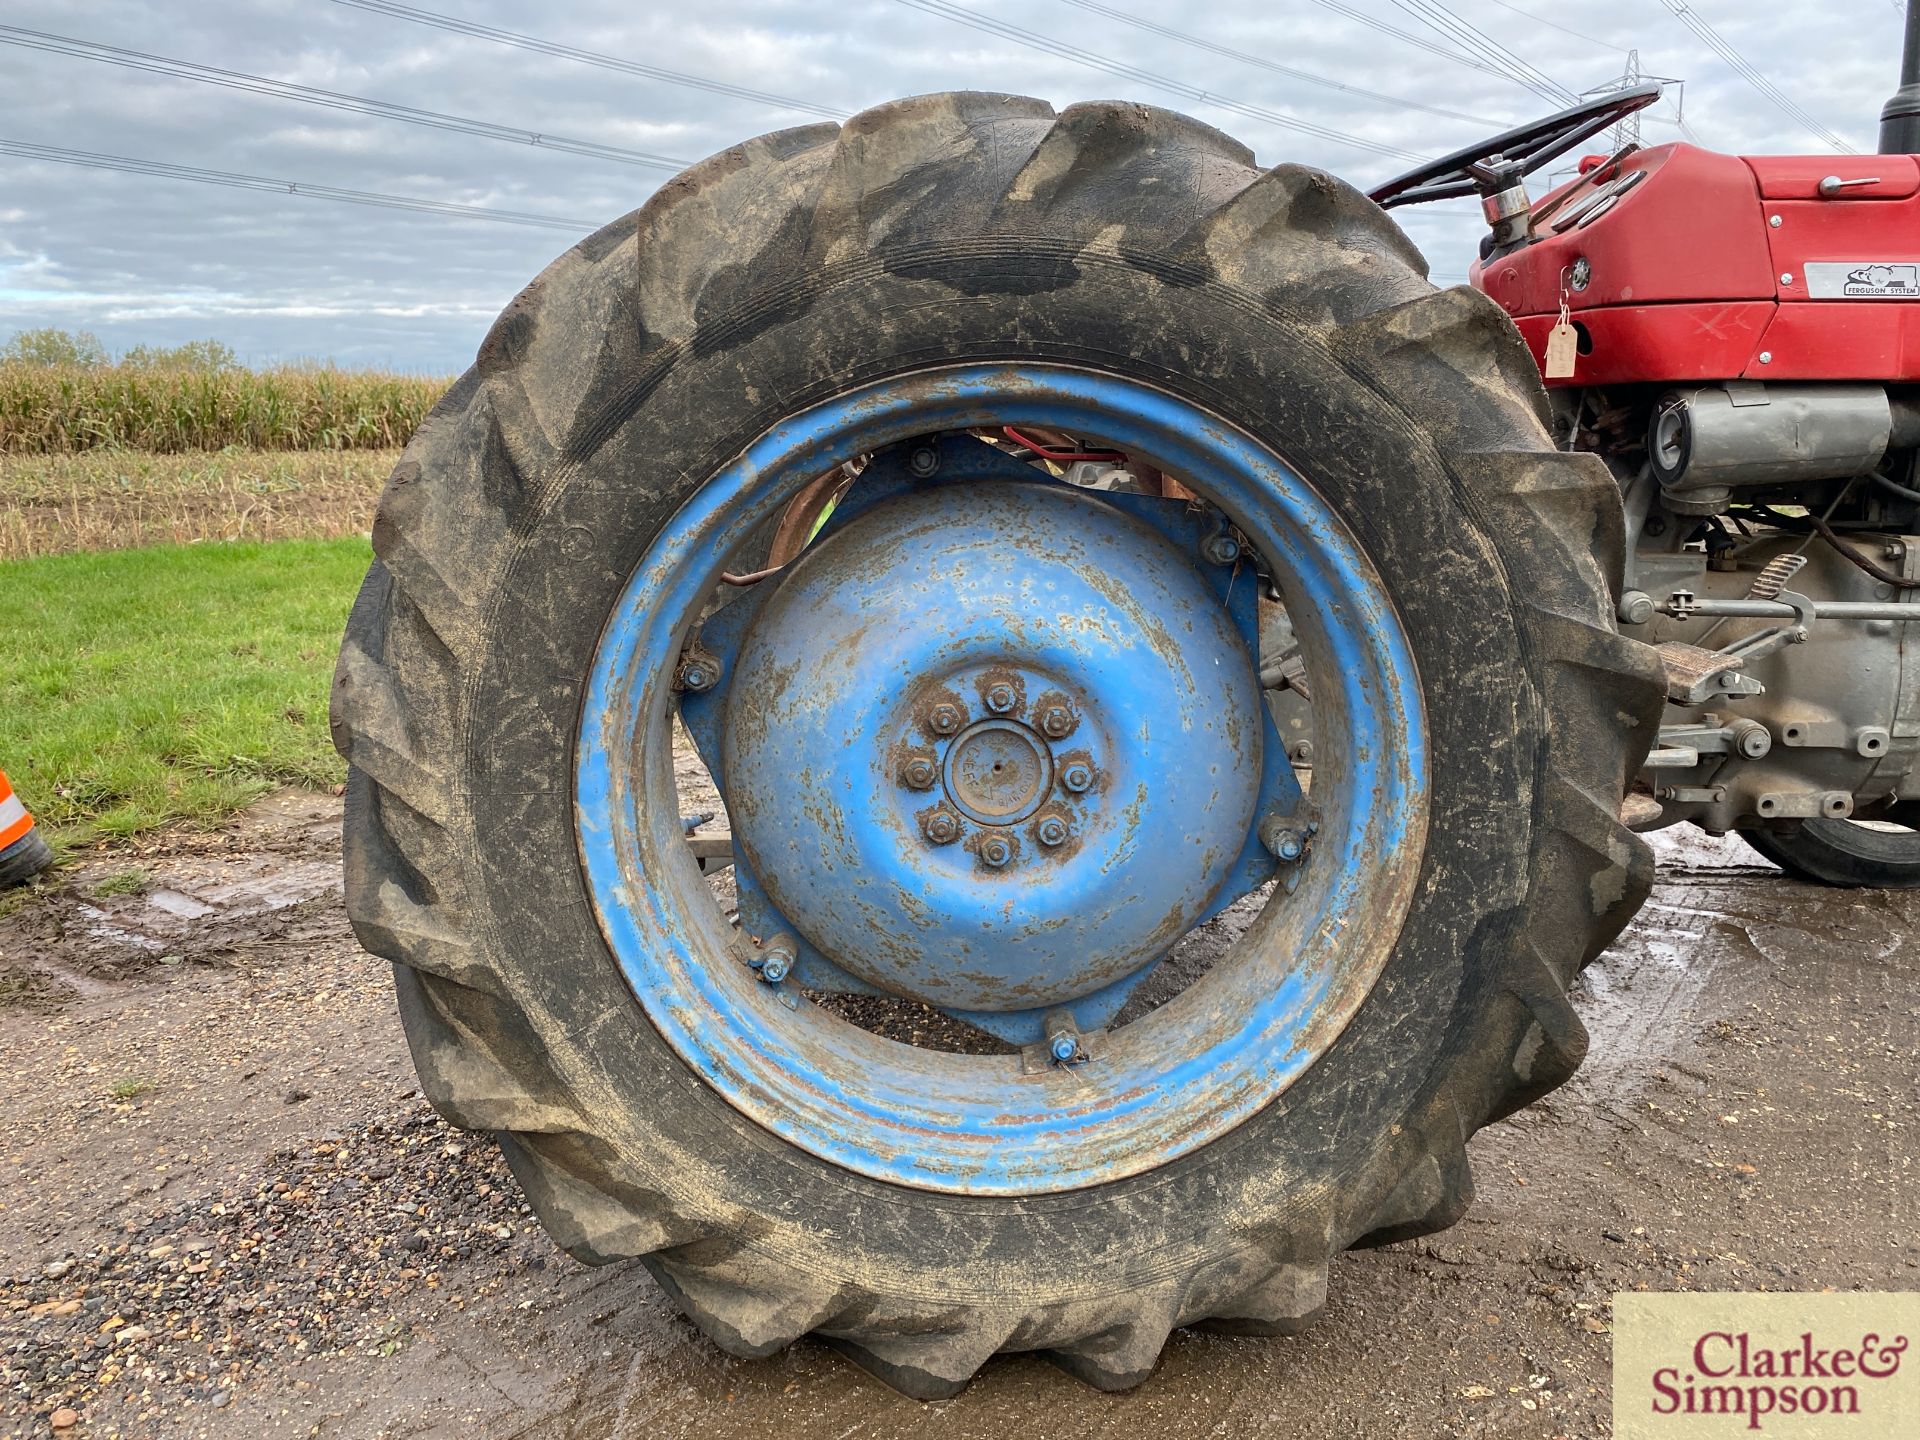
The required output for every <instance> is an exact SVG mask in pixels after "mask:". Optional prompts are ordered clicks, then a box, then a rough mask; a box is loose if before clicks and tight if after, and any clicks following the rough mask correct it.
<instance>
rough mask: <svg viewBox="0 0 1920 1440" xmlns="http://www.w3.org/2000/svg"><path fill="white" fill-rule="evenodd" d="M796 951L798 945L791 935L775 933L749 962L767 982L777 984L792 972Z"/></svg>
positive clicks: (796, 955)
mask: <svg viewBox="0 0 1920 1440" xmlns="http://www.w3.org/2000/svg"><path fill="white" fill-rule="evenodd" d="M798 951H799V947H798V945H796V944H795V942H794V938H793V937H792V936H791V935H776V936H774V937H773V938H772V939H771V940H769V941H768V942H767V943H766V944H765V945H763V946H762V947H761V949H760V953H759V955H757V956H755V957H754V959H753V960H752V961H751V962H750V963H751V964H752V966H753V968H754V969H756V970H758V971H759V972H760V978H761V979H762V980H764V981H765V982H766V983H767V984H769V985H778V984H779V983H780V982H781V981H782V980H784V979H786V978H787V976H788V975H790V974H791V973H792V972H793V962H794V960H795V959H796V958H797V957H798Z"/></svg>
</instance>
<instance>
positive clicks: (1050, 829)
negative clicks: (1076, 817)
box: [1033, 815, 1067, 846]
mask: <svg viewBox="0 0 1920 1440" xmlns="http://www.w3.org/2000/svg"><path fill="white" fill-rule="evenodd" d="M1033 833H1034V834H1035V835H1036V836H1037V837H1038V838H1039V841H1040V843H1041V844H1042V845H1048V846H1052V845H1064V844H1066V843H1067V822H1066V821H1064V820H1062V819H1061V818H1060V817H1059V816H1058V815H1049V816H1047V818H1046V819H1044V820H1042V821H1041V822H1040V824H1039V826H1038V827H1037V828H1036V829H1035V830H1034V832H1033Z"/></svg>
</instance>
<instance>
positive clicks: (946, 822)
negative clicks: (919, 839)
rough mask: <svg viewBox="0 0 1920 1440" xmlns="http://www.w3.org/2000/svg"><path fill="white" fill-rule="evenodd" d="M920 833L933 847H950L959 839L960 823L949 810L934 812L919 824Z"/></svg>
mask: <svg viewBox="0 0 1920 1440" xmlns="http://www.w3.org/2000/svg"><path fill="white" fill-rule="evenodd" d="M920 831H921V833H922V834H924V835H925V836H926V837H927V839H929V840H930V841H932V842H933V843H934V844H935V845H951V844H952V843H953V842H954V841H956V840H958V839H959V838H960V822H959V821H958V820H956V819H954V818H953V812H952V811H951V810H936V811H934V812H933V813H932V814H931V815H929V816H927V818H926V819H925V820H923V821H922V822H921V823H920Z"/></svg>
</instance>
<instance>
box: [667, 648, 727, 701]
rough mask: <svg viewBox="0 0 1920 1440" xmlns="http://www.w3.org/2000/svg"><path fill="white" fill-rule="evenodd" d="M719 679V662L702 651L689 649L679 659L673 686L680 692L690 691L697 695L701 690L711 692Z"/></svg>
mask: <svg viewBox="0 0 1920 1440" xmlns="http://www.w3.org/2000/svg"><path fill="white" fill-rule="evenodd" d="M719 679H720V662H719V661H718V660H715V659H714V658H713V656H711V655H709V654H707V652H706V651H704V650H696V649H693V648H692V647H689V648H688V650H687V652H686V654H684V655H682V656H681V657H680V668H679V669H678V670H677V671H676V672H675V673H674V677H673V680H674V684H676V685H677V686H679V687H680V689H682V690H691V691H693V692H694V693H695V694H698V693H699V692H700V691H702V690H711V689H712V688H713V687H714V685H715V684H716V683H717V682H718V681H719Z"/></svg>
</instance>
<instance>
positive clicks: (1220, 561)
mask: <svg viewBox="0 0 1920 1440" xmlns="http://www.w3.org/2000/svg"><path fill="white" fill-rule="evenodd" d="M1206 553H1207V559H1209V560H1211V561H1212V562H1213V563H1214V564H1216V565H1231V564H1233V562H1234V561H1236V560H1238V559H1239V558H1240V542H1239V541H1238V540H1236V539H1234V538H1233V536H1231V535H1229V534H1227V533H1225V532H1224V531H1222V532H1221V533H1220V534H1218V535H1215V536H1212V537H1211V538H1210V539H1208V541H1207V547H1206Z"/></svg>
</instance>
